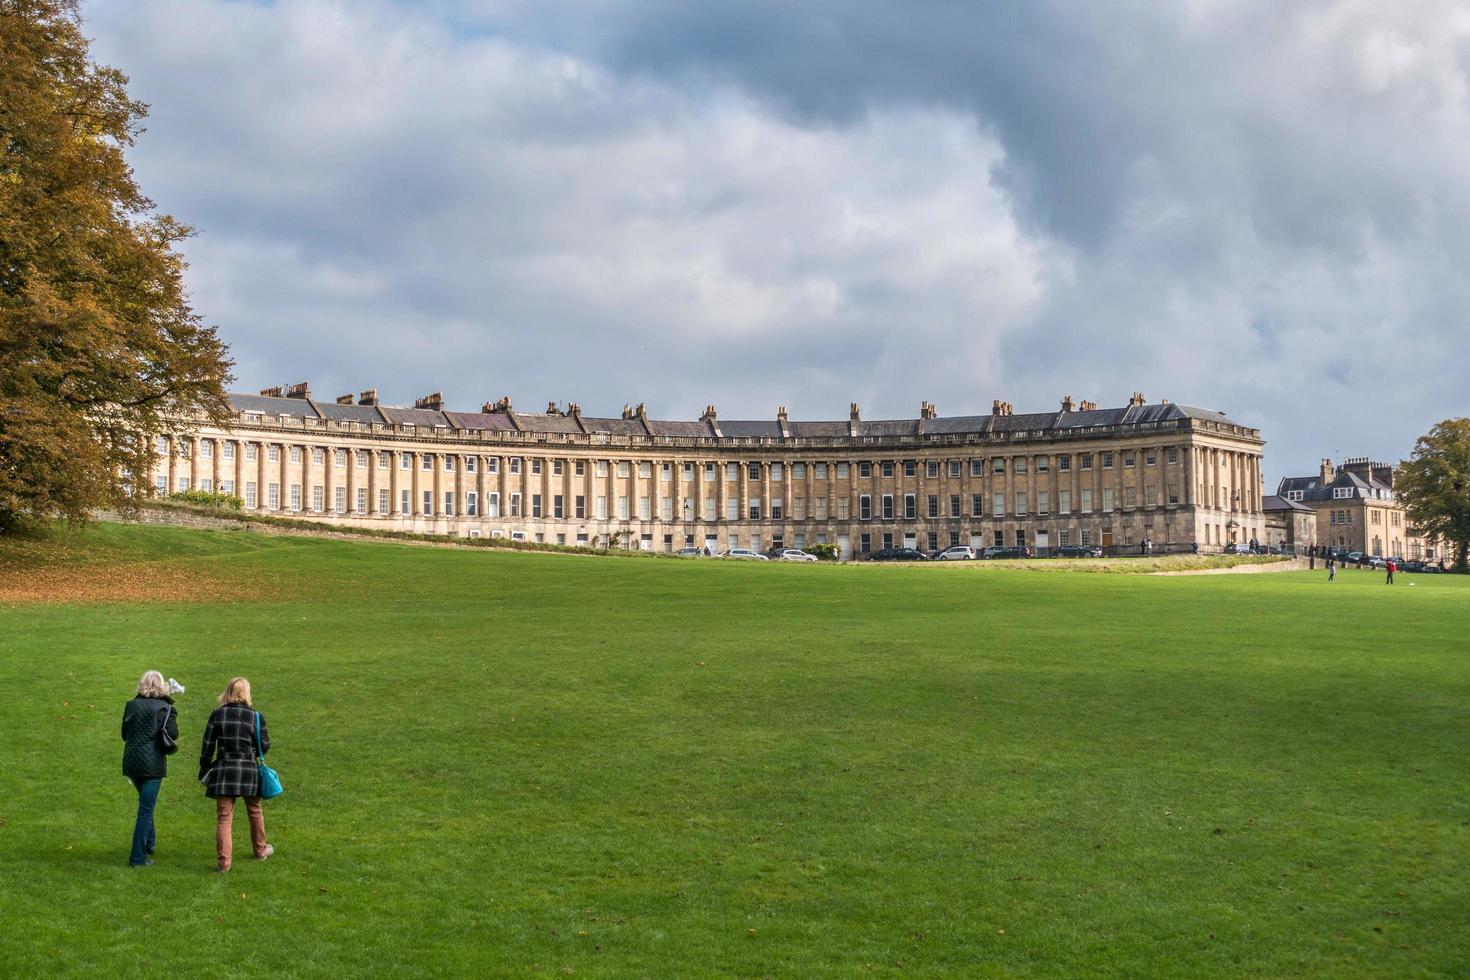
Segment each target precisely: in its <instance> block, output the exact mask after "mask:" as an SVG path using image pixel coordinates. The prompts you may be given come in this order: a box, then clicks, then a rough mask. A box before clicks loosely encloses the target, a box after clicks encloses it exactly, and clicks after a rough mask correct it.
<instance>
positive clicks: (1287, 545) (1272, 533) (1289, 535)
mask: <svg viewBox="0 0 1470 980" xmlns="http://www.w3.org/2000/svg"><path fill="white" fill-rule="evenodd" d="M1264 501H1265V503H1264V504H1263V505H1262V509H1263V510H1265V512H1266V536H1265V537H1264V538H1263V539H1262V541H1264V542H1265V543H1266V544H1267V545H1269V546H1270V547H1272V548H1280V549H1281V550H1283V551H1290V552H1293V553H1296V554H1306V553H1307V552H1308V551H1310V550H1311V549H1313V548H1315V547H1316V546H1317V512H1316V511H1315V510H1313V509H1312V508H1310V507H1308V506H1307V505H1306V504H1301V503H1297V502H1296V501H1294V500H1287V499H1286V498H1285V497H1282V496H1281V495H1280V494H1271V495H1270V496H1268V497H1265V498H1264Z"/></svg>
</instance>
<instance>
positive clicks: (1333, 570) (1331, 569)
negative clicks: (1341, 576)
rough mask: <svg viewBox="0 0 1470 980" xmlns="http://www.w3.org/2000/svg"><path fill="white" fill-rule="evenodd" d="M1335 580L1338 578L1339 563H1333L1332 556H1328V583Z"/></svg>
mask: <svg viewBox="0 0 1470 980" xmlns="http://www.w3.org/2000/svg"><path fill="white" fill-rule="evenodd" d="M1335 578H1337V562H1335V561H1333V559H1332V556H1331V555H1328V556H1327V581H1329V582H1331V581H1332V580H1333V579H1335Z"/></svg>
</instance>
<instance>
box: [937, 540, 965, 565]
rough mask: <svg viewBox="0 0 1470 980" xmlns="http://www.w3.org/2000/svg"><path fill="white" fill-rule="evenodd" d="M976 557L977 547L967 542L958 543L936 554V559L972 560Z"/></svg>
mask: <svg viewBox="0 0 1470 980" xmlns="http://www.w3.org/2000/svg"><path fill="white" fill-rule="evenodd" d="M974 557H975V549H974V548H971V547H970V546H969V545H967V544H957V545H955V546H954V547H953V548H945V549H944V550H943V551H941V552H940V553H939V554H937V555H935V556H934V560H935V561H971V560H973V559H974Z"/></svg>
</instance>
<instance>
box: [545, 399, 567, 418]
mask: <svg viewBox="0 0 1470 980" xmlns="http://www.w3.org/2000/svg"><path fill="white" fill-rule="evenodd" d="M546 414H547V415H562V414H565V413H563V412H562V410H561V409H560V408H558V407H557V404H556V402H547V403H546Z"/></svg>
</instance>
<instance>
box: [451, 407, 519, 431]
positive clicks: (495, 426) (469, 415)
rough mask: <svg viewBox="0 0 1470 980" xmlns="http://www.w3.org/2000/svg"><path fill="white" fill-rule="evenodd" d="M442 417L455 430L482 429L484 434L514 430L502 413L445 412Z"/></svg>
mask: <svg viewBox="0 0 1470 980" xmlns="http://www.w3.org/2000/svg"><path fill="white" fill-rule="evenodd" d="M444 415H445V417H447V418H448V419H449V424H450V425H452V426H454V427H455V428H456V429H483V430H485V431H486V432H504V431H506V430H508V429H509V430H513V429H515V425H514V423H512V422H511V420H510V416H509V415H506V414H505V413H503V412H445V413H444Z"/></svg>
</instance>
